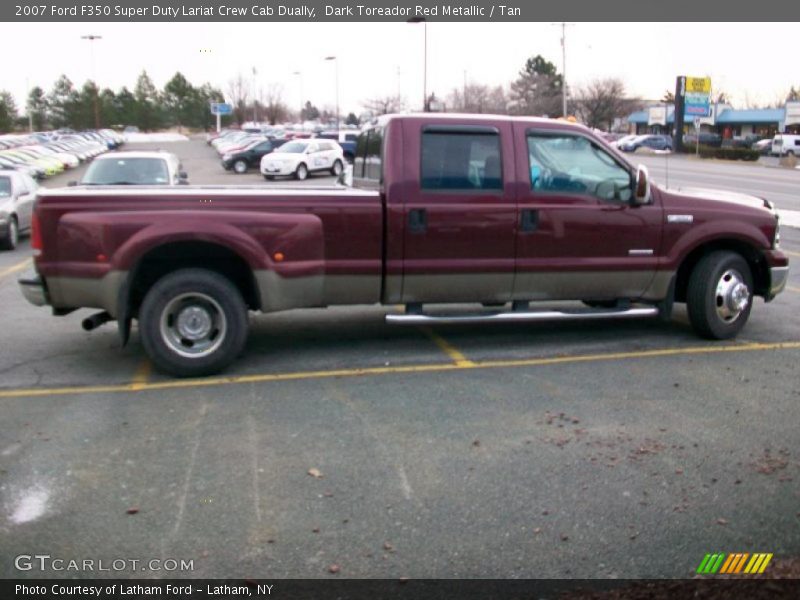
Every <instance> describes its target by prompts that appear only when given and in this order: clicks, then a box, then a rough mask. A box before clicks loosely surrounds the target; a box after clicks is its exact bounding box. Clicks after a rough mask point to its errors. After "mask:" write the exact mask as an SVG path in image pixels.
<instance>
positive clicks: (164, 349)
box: [139, 269, 248, 377]
mask: <svg viewBox="0 0 800 600" xmlns="http://www.w3.org/2000/svg"><path fill="white" fill-rule="evenodd" d="M179 305H180V306H182V307H183V308H182V309H181V311H177V309H173V307H175V306H179ZM198 307H205V308H208V309H210V310H209V311H208V313H209V314H212V313H213V314H215V315H217V316H218V320H217V321H214V320H213V319H209V327H208V329H209V331H211V332H212V334H211V335H209V336H208V338H209V339H208V342H207V343H208V345H209V347H208V348H207V350H208V352H207V353H206V354H197V355H195V356H187V355H186V353H189V354H191V353H192V352H197V349H195V348H193V344H194V342H191V339H187V338H184V339H183V340H180V341H179V340H177V339H176V338H177V337H179V336H180V331H179V330H180V327H179V325H178V323H180V320H179V319H178V318H177V317H175V316H174V313H177V314H178V315H180V316H181V317H183V315H185V314H186V313H187V312H188V311H189V310H195V311H196V310H203V308H199V309H198ZM173 311H174V312H173ZM169 315H173V316H172V318H170V316H169ZM220 315H221V316H220ZM206 316H208V315H206ZM191 319H192V317H191V316H189V317H187V318H186V320H185V321H184V322H185V323H188V326H191V325H193V326H195V327H197V326H198V321H197V320H196V319H195V320H194V321H191ZM201 324H202V321H201ZM214 327H216V331H217V334H216V335H217V337H214V335H213V331H214ZM139 332H140V335H141V338H142V345H143V346H144V349H145V352H147V355H148V356H149V357H150V359H151V360H152V361H153V364H154V365H155V367H156V368H157V369H158V370H159V371H162V372H164V373H167V374H169V375H174V376H176V377H201V376H203V375H211V374H214V373H218V372H219V371H221V370H222V369H224V368H225V367H227V366H228V365H229V364H231V363H232V362H233V361H234V360H235V359H236V357H237V356H238V355H239V353H240V352H241V351H242V349H243V348H244V345H245V342H246V341H247V332H248V322H247V306H246V305H245V303H244V300H243V299H242V295H241V294H240V293H239V290H238V289H237V288H236V286H234V285H233V284H232V283H231V282H230V281H229V280H228V279H227V278H226V277H224V276H222V275H220V274H218V273H214V272H213V271H208V270H206V269H180V270H178V271H174V272H172V273H169V274H168V275H165V276H164V277H162V278H161V279H159V280H158V281H157V282H156V283H155V284H154V285H153V287H151V288H150V290H149V291H148V292H147V295H146V296H145V298H144V302H142V306H141V308H140V310H139ZM173 334H174V336H175V337H173ZM190 342H191V343H190ZM201 342H202V341H201ZM201 342H198V348H199V347H200V343H201ZM202 343H206V342H202ZM181 352H184V354H182V353H181Z"/></svg>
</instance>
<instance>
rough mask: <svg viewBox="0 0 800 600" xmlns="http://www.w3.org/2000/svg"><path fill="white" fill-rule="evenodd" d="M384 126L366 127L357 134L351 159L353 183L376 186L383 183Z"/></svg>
mask: <svg viewBox="0 0 800 600" xmlns="http://www.w3.org/2000/svg"><path fill="white" fill-rule="evenodd" d="M383 152H384V126H376V127H371V128H370V129H367V130H366V131H364V132H362V133H361V135H359V136H358V140H357V142H356V155H355V158H354V159H353V185H354V186H355V187H367V188H377V187H378V186H380V184H381V183H383Z"/></svg>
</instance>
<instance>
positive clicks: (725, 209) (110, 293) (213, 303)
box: [20, 114, 789, 376]
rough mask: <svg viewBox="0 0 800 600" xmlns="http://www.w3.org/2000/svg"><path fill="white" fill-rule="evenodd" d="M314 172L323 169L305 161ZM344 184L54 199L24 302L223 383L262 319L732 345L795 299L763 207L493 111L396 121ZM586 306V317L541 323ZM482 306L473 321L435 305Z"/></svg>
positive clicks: (368, 135)
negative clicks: (576, 330) (579, 324)
mask: <svg viewBox="0 0 800 600" xmlns="http://www.w3.org/2000/svg"><path fill="white" fill-rule="evenodd" d="M309 160H313V157H312V156H309ZM352 183H353V186H352V187H350V188H348V187H344V186H341V187H340V188H335V187H329V188H307V187H303V188H288V187H273V186H268V187H251V188H235V187H200V186H183V187H172V188H169V189H167V188H152V187H151V188H143V187H139V188H137V187H124V188H122V189H119V188H117V189H112V188H108V187H105V188H102V187H73V188H68V189H58V190H50V191H44V192H42V193H41V194H40V195H39V197H38V200H37V203H36V208H35V211H34V219H33V240H32V245H33V247H34V249H35V250H36V253H37V255H36V258H35V273H30V274H28V275H26V276H24V277H23V278H21V279H20V285H21V287H22V290H23V293H24V294H25V296H26V297H27V298H28V299H29V300H30V301H31V302H33V303H34V304H36V305H45V304H48V305H50V306H52V308H53V312H54V314H56V315H64V314H67V313H69V312H71V311H72V310H74V309H76V308H81V307H90V308H98V309H101V310H102V311H103V312H100V313H98V314H96V315H94V316H92V317H89V318H88V319H85V320H84V327H85V328H86V329H92V328H94V327H96V326H97V325H99V324H101V323H103V322H105V321H108V320H111V319H116V320H117V322H118V325H119V329H120V332H121V334H122V338H123V343H124V342H125V341H127V339H128V335H129V332H130V327H131V321H132V320H133V319H136V320H138V324H139V335H140V337H141V340H142V343H143V345H144V348H145V350H146V352H147V353H148V355H149V356H150V357H151V359H152V360H153V362H154V364H155V365H156V366H157V367H158V368H159V369H161V370H162V371H164V372H167V373H171V374H174V375H178V376H197V375H205V374H209V373H213V372H217V371H219V370H221V369H223V368H224V367H226V366H227V365H228V364H229V363H230V362H231V361H232V360H234V358H235V357H236V356H237V354H239V353H240V352H241V351H242V349H243V347H244V344H245V340H246V337H247V328H248V310H260V311H264V312H271V311H280V310H286V309H294V308H303V307H324V306H333V305H345V304H375V303H383V304H398V303H400V304H405V305H406V311H405V313H404V314H399V313H398V314H390V315H387V317H386V319H387V321H389V322H391V323H397V324H409V323H410V324H421V323H439V322H465V321H466V322H482V321H489V322H492V321H505V320H509V321H516V320H537V319H598V318H626V317H642V316H655V315H659V314H660V315H661V316H662V317H666V318H668V317H669V315H670V313H671V310H672V304H673V301H675V302H686V303H687V310H688V314H689V318H690V320H691V323H692V325H693V327H694V328H695V330H696V331H697V332H698V334H700V335H701V336H703V337H708V338H714V339H725V338H730V337H733V336H735V335H736V334H737V333H738V332H739V330H740V329H741V328H742V327H743V326H744V324H745V322H746V321H747V318H748V316H749V314H750V309H751V307H752V304H753V297H754V295H756V296H761V297H763V298H764V299H765V300H767V301H769V300H771V299H772V298H773V297H774V296H775V295H776V294H777V293H779V292H780V291H781V290H782V289H783V288H784V286H785V285H786V280H787V277H788V273H789V261H788V259H787V257H786V256H785V255H784V254H783V253H782V252H781V251H780V249H779V243H778V242H779V228H778V216H777V213H776V211H775V210H774V208H773V206H772V205H771V204H770V203H769V202H768V201H766V200H762V199H760V198H755V197H752V196H744V195H739V194H730V193H718V192H711V191H703V190H681V191H672V190H666V189H661V188H659V187H657V186H655V185H653V184H652V182H651V181H650V180H649V178H648V174H647V171H646V169H644V168H643V167H639V168H635V167H633V166H631V165H630V164H629V163H628V162H627V161H626V159H625V157H624V156H622V155H621V154H620V153H618V152H617V151H616V150H614V149H612V148H611V147H609V146H608V145H607V144H606V143H605V142H604V141H602V140H601V139H599V138H598V137H597V136H595V135H594V134H593V133H592V132H591V131H590V130H588V129H586V128H585V127H582V126H579V125H572V124H569V123H566V122H562V121H556V120H548V119H533V118H511V117H495V116H485V115H471V116H466V115H432V114H425V115H403V116H391V117H385V118H381V119H380V120H379V121H376V122H375V123H374V124H373V125H371V126H370V127H369V128H367V129H365V130H364V131H363V132H362V134H361V135H360V137H359V140H358V143H357V152H356V156H355V160H354V165H353V181H352ZM555 300H559V301H560V300H582V301H584V303H585V304H586V305H587V306H586V308H585V309H584V310H568V311H563V310H561V311H560V310H552V309H550V310H540V311H536V310H532V308H531V303H532V302H535V301H555ZM434 303H448V304H452V303H483V304H485V305H486V306H487V307H492V306H494V307H497V306H501V307H504V308H505V309H506V310H503V309H502V308H500V309H498V308H495V309H489V308H479V309H478V310H477V311H476V312H475V313H474V314H467V313H465V312H464V311H463V310H460V309H459V310H455V311H451V312H450V313H449V314H448V313H445V314H442V313H441V312H440V311H439V312H435V313H430V312H426V311H425V305H430V304H434Z"/></svg>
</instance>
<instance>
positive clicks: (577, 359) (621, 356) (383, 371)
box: [0, 342, 800, 398]
mask: <svg viewBox="0 0 800 600" xmlns="http://www.w3.org/2000/svg"><path fill="white" fill-rule="evenodd" d="M796 349H800V342H776V343H769V344H762V343H752V344H751V343H748V344H729V345H724V346H723V345H710V346H689V347H683V348H661V349H655V350H642V351H639V352H608V353H605V354H578V355H573V356H554V357H550V358H523V359H517V360H494V361H479V362H472V361H467V362H466V364H456V363H454V362H449V363H435V364H430V365H405V366H401V365H399V366H394V367H364V368H353V369H334V370H330V371H296V372H293V373H261V374H257V375H234V376H231V377H208V378H205V379H176V380H172V381H161V382H157V383H141V384H137V383H127V384H121V385H97V386H75V387H61V388H20V389H6V390H0V398H23V397H34V396H62V395H75V394H105V393H117V392H137V391H139V392H141V391H154V390H168V389H187V388H202V387H215V386H221V385H231V384H244V383H268V382H275V381H297V380H306V379H330V378H334V377H364V376H370V375H395V374H400V373H435V372H442V371H465V370H471V369H503V368H512V367H538V366H546V365H560V364H570V363H582V362H600V361H614V360H629V359H637V358H655V357H660V356H681V355H684V356H687V355H693V354H720V353H725V352H758V351H764V350H796Z"/></svg>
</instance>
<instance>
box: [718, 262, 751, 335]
mask: <svg viewBox="0 0 800 600" xmlns="http://www.w3.org/2000/svg"><path fill="white" fill-rule="evenodd" d="M714 303H715V305H716V308H717V316H718V317H719V318H720V319H721V320H722V321H724V322H725V323H732V322H734V321H735V320H736V319H738V318H739V316H740V315H741V314H742V313H743V312H744V311H745V310H747V307H748V305H749V304H750V289H749V288H748V287H747V283H745V280H744V277H742V274H741V273H739V271H737V270H736V269H728V270H727V271H725V272H724V273H723V274H722V276H721V277H720V278H719V281H718V282H717V289H716V293H715V294H714Z"/></svg>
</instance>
